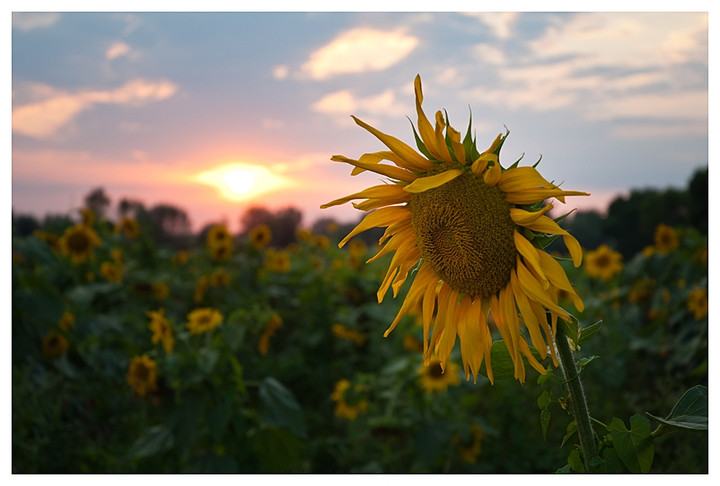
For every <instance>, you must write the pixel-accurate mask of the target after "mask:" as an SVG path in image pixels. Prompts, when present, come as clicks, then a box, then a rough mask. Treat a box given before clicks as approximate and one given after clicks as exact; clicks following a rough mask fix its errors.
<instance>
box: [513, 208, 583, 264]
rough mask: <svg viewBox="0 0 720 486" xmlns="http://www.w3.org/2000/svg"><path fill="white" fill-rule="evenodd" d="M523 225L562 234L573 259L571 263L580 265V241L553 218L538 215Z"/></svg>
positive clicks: (543, 231) (540, 230)
mask: <svg viewBox="0 0 720 486" xmlns="http://www.w3.org/2000/svg"><path fill="white" fill-rule="evenodd" d="M525 227H526V228H529V229H531V230H533V231H537V232H540V233H547V234H549V235H562V236H563V241H564V242H565V246H566V247H567V249H568V251H569V252H570V256H571V257H572V259H573V265H575V267H579V266H580V263H582V247H580V243H578V241H577V240H576V239H575V237H574V236H572V235H571V234H570V233H568V232H567V231H566V230H564V229H562V228H561V227H560V225H559V224H557V223H556V222H555V221H554V220H552V219H551V218H548V217H547V216H540V217H538V218H537V219H536V220H535V221H533V222H530V223H528V224H526V225H525Z"/></svg>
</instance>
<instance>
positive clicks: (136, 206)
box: [117, 197, 147, 218]
mask: <svg viewBox="0 0 720 486" xmlns="http://www.w3.org/2000/svg"><path fill="white" fill-rule="evenodd" d="M117 211H118V215H119V216H120V217H123V216H131V217H134V218H140V217H141V216H140V215H142V214H144V213H146V212H147V210H146V209H145V205H144V204H143V203H142V201H139V200H137V199H128V198H126V197H124V198H122V199H121V200H120V202H119V203H118V208H117Z"/></svg>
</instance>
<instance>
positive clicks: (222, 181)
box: [195, 163, 290, 201]
mask: <svg viewBox="0 0 720 486" xmlns="http://www.w3.org/2000/svg"><path fill="white" fill-rule="evenodd" d="M195 179H196V180H198V181H199V182H202V183H204V184H209V185H211V186H215V187H216V188H217V189H218V190H219V191H220V193H221V194H222V196H223V197H224V198H225V199H228V200H230V201H240V200H243V199H249V198H251V197H255V196H257V195H259V194H262V193H265V192H269V191H273V190H276V189H279V188H280V187H284V186H287V185H289V184H290V181H288V180H287V179H286V178H284V177H282V176H279V175H276V174H273V173H272V172H270V171H269V170H268V169H266V168H265V167H261V166H259V165H252V164H241V163H231V164H225V165H221V166H220V167H217V168H215V169H212V170H208V171H204V172H201V173H199V174H197V175H196V176H195Z"/></svg>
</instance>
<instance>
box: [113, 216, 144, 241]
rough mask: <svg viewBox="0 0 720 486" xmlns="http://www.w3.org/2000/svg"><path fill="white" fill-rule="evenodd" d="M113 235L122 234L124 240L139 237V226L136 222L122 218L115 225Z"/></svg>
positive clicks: (125, 217) (126, 217) (128, 218)
mask: <svg viewBox="0 0 720 486" xmlns="http://www.w3.org/2000/svg"><path fill="white" fill-rule="evenodd" d="M115 233H122V234H123V235H125V237H126V238H137V237H138V236H140V225H138V222H137V220H135V219H133V218H130V217H128V216H123V217H122V218H120V221H118V224H117V225H115Z"/></svg>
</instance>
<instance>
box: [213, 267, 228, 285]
mask: <svg viewBox="0 0 720 486" xmlns="http://www.w3.org/2000/svg"><path fill="white" fill-rule="evenodd" d="M229 283H230V274H229V273H228V272H227V270H225V269H224V268H218V269H217V270H215V271H214V272H213V273H212V274H211V275H210V285H212V286H213V287H222V286H224V285H227V284H229Z"/></svg>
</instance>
